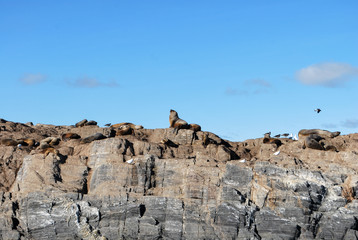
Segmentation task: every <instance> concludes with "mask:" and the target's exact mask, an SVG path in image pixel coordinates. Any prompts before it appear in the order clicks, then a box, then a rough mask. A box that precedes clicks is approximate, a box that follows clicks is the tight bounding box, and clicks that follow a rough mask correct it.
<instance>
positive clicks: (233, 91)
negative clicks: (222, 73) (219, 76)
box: [225, 87, 249, 96]
mask: <svg viewBox="0 0 358 240" xmlns="http://www.w3.org/2000/svg"><path fill="white" fill-rule="evenodd" d="M248 94H249V93H248V92H247V91H244V90H237V89H234V88H231V87H227V88H226V89H225V95H228V96H238V95H248Z"/></svg>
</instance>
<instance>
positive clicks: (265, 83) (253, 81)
mask: <svg viewBox="0 0 358 240" xmlns="http://www.w3.org/2000/svg"><path fill="white" fill-rule="evenodd" d="M245 84H246V85H251V86H257V87H262V88H270V87H271V83H269V82H268V81H265V80H263V79H250V80H246V81H245Z"/></svg>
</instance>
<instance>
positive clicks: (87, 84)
mask: <svg viewBox="0 0 358 240" xmlns="http://www.w3.org/2000/svg"><path fill="white" fill-rule="evenodd" d="M66 82H67V84H68V85H70V86H73V87H80V88H97V87H118V86H119V85H118V83H117V82H116V81H111V82H101V81H99V80H98V79H96V78H91V77H82V78H78V79H76V80H74V81H66Z"/></svg>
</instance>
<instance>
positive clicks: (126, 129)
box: [116, 125, 133, 136]
mask: <svg viewBox="0 0 358 240" xmlns="http://www.w3.org/2000/svg"><path fill="white" fill-rule="evenodd" d="M132 133H133V128H132V127H131V126H130V125H122V126H120V127H119V128H118V130H117V132H116V136H123V135H129V134H132Z"/></svg>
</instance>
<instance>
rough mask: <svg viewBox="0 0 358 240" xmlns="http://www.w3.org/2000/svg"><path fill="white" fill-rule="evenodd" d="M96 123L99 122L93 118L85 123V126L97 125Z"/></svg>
mask: <svg viewBox="0 0 358 240" xmlns="http://www.w3.org/2000/svg"><path fill="white" fill-rule="evenodd" d="M96 125H97V122H96V121H93V120H91V121H88V122H86V123H85V126H96Z"/></svg>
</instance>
